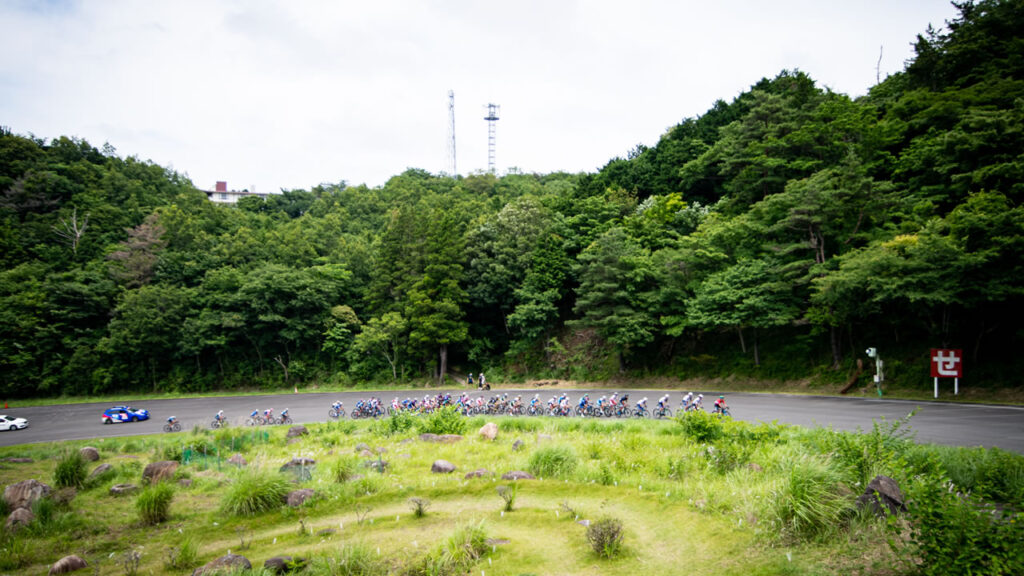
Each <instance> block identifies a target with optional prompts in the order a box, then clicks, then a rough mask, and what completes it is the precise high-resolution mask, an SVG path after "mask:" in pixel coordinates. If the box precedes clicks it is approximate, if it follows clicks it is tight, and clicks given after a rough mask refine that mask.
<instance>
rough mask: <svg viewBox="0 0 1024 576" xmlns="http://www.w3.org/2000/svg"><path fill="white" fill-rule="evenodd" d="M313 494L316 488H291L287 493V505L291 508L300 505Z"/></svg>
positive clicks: (314, 494)
mask: <svg viewBox="0 0 1024 576" xmlns="http://www.w3.org/2000/svg"><path fill="white" fill-rule="evenodd" d="M313 496H316V490H312V489H310V488H302V489H301V490H293V491H292V492H289V493H288V505H289V506H291V507H292V508H297V507H299V506H302V503H303V502H305V501H306V500H309V499H310V498H312V497H313Z"/></svg>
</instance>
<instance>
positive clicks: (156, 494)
mask: <svg viewBox="0 0 1024 576" xmlns="http://www.w3.org/2000/svg"><path fill="white" fill-rule="evenodd" d="M173 499H174V488H172V487H171V485H170V484H168V483H167V482H160V483H157V484H153V485H150V486H147V487H145V488H143V489H142V491H141V492H139V495H138V496H137V497H136V498H135V509H136V510H137V511H138V513H139V518H140V519H141V520H142V522H143V523H144V524H159V523H161V522H164V521H165V520H167V519H168V518H169V517H170V512H171V501H172V500H173Z"/></svg>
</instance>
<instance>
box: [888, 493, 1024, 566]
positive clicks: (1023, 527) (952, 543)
mask: <svg viewBox="0 0 1024 576" xmlns="http://www.w3.org/2000/svg"><path fill="white" fill-rule="evenodd" d="M905 488H906V490H905V493H906V496H907V514H906V523H905V524H904V523H903V522H898V521H896V520H892V521H891V525H892V527H893V529H894V530H896V531H902V530H904V529H905V528H909V530H910V537H909V540H908V541H907V543H906V545H903V544H901V543H900V542H901V540H898V539H894V540H893V541H892V542H893V544H892V545H893V546H894V548H895V549H896V551H897V553H898V554H899V555H900V556H901V557H902V558H903V559H904V560H905V561H906V562H907V563H908V564H909V565H910V566H914V567H915V568H916V570H917V571H918V572H920V573H921V574H927V575H929V576H933V575H934V576H940V575H942V576H944V575H953V574H995V575H1007V576H1008V575H1010V574H1021V573H1024V549H1022V548H1021V546H1020V545H1019V544H1020V542H1021V541H1024V523H1022V522H1021V518H1020V516H1019V513H1017V512H1013V511H1006V512H1000V511H997V510H993V508H992V506H991V504H987V503H985V502H982V501H979V500H977V499H976V498H974V497H972V496H969V495H965V494H961V493H959V492H958V491H957V490H956V489H955V488H956V487H955V486H954V485H952V484H951V483H949V482H948V481H947V480H946V479H945V478H943V477H942V476H941V475H935V474H928V475H922V476H919V477H916V478H915V479H914V480H913V481H912V482H911V483H910V484H909V485H908V486H905Z"/></svg>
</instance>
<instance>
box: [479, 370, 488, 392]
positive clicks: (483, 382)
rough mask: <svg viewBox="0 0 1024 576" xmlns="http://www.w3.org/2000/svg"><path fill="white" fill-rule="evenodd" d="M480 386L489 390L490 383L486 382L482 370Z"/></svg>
mask: <svg viewBox="0 0 1024 576" xmlns="http://www.w3.org/2000/svg"><path fill="white" fill-rule="evenodd" d="M480 388H483V389H484V390H490V389H491V386H490V384H488V383H487V380H486V379H485V378H484V373H483V372H481V373H480Z"/></svg>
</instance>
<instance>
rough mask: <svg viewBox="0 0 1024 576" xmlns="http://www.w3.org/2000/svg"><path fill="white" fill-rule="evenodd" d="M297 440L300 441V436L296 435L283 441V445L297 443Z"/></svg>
mask: <svg viewBox="0 0 1024 576" xmlns="http://www.w3.org/2000/svg"><path fill="white" fill-rule="evenodd" d="M299 442H302V438H299V437H297V436H296V437H295V438H289V439H287V440H285V441H284V443H285V446H291V445H292V444H298V443H299Z"/></svg>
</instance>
